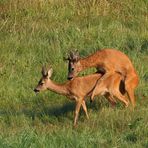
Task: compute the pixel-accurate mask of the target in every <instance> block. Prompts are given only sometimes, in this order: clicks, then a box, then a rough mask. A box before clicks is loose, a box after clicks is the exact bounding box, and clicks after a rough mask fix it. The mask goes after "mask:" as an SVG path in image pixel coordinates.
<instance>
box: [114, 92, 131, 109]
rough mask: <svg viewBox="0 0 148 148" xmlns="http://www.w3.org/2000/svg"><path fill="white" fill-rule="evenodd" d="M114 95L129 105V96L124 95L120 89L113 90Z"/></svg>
mask: <svg viewBox="0 0 148 148" xmlns="http://www.w3.org/2000/svg"><path fill="white" fill-rule="evenodd" d="M112 94H113V96H115V97H116V98H117V99H119V100H120V101H121V102H123V103H124V104H125V106H126V107H128V105H129V101H128V100H127V98H126V97H125V96H124V95H122V94H121V93H120V92H119V91H113V93H112Z"/></svg>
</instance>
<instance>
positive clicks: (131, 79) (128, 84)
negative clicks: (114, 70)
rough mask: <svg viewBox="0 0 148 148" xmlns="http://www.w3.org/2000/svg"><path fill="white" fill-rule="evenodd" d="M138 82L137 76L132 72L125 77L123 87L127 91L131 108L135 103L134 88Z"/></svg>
mask: <svg viewBox="0 0 148 148" xmlns="http://www.w3.org/2000/svg"><path fill="white" fill-rule="evenodd" d="M138 82H139V79H138V76H137V75H135V74H134V76H133V75H130V76H129V75H127V77H126V79H125V89H126V91H127V94H128V97H129V99H130V101H131V103H132V106H133V108H134V107H135V105H136V101H135V95H134V90H135V88H136V87H137V85H138Z"/></svg>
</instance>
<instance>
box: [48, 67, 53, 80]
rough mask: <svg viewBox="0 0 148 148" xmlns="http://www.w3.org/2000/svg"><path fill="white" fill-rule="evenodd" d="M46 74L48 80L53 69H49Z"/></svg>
mask: <svg viewBox="0 0 148 148" xmlns="http://www.w3.org/2000/svg"><path fill="white" fill-rule="evenodd" d="M47 73H48V75H47V77H48V78H50V77H51V76H52V73H53V69H52V68H50V69H49V70H48V72H47Z"/></svg>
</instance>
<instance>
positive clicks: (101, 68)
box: [66, 49, 139, 107]
mask: <svg viewBox="0 0 148 148" xmlns="http://www.w3.org/2000/svg"><path fill="white" fill-rule="evenodd" d="M66 60H68V61H69V63H68V79H69V80H70V79H72V78H74V77H75V76H77V74H78V73H79V72H81V71H83V70H85V69H87V68H90V67H96V68H97V70H98V72H100V73H103V74H104V75H103V76H102V77H101V78H100V79H99V81H98V83H97V85H96V87H95V88H94V90H93V92H92V96H91V98H92V100H93V97H94V96H95V94H96V93H97V92H96V91H97V90H98V89H97V87H98V88H100V86H99V85H101V83H100V81H102V80H106V79H107V78H108V77H110V76H111V75H114V73H120V74H121V75H122V77H123V81H124V84H125V90H126V92H127V94H128V97H129V99H130V101H131V103H132V105H133V107H135V104H136V103H135V96H134V90H135V88H136V87H137V86H138V83H139V78H138V75H137V73H136V71H135V69H134V67H133V65H132V63H131V61H130V59H129V58H128V57H127V56H126V55H125V54H124V53H122V52H121V51H119V50H115V49H102V50H98V51H97V52H96V53H94V54H92V55H90V56H88V57H85V58H80V56H79V53H78V52H70V54H69V56H68V58H66Z"/></svg>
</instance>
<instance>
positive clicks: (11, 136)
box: [0, 0, 148, 148]
mask: <svg viewBox="0 0 148 148" xmlns="http://www.w3.org/2000/svg"><path fill="white" fill-rule="evenodd" d="M147 6H148V2H147V1H146V0H141V1H138V0H134V1H132V0H124V1H116V0H115V1H114V0H108V1H107V0H104V1H103V0H100V1H99V0H92V1H85V2H84V1H82V0H79V1H78V0H57V1H50V0H47V1H45V0H41V1H39V0H28V1H25V0H21V1H19V0H0V12H1V13H0V17H1V21H0V82H1V83H0V147H2V148H3V147H4V148H5V147H14V148H15V147H23V148H25V147H26V148H28V147H55V148H56V147H99V148H102V147H104V148H106V147H109V148H110V147H123V148H124V147H127V148H129V147H131V148H135V147H137V148H141V147H144V148H146V147H148V140H147V137H148V130H147V129H148V124H147V123H148V113H147V112H148V109H147V108H148V106H147V104H148V85H147V83H148V68H147V63H148V32H147V30H148V14H147ZM108 47H109V48H116V49H119V50H121V51H123V52H124V53H126V54H127V55H128V56H129V57H130V59H131V60H132V62H133V64H134V66H135V68H136V70H137V72H138V74H139V77H140V84H139V86H138V88H137V90H136V98H137V107H136V108H135V110H134V111H131V109H130V107H129V108H127V109H125V108H123V107H122V106H121V104H120V103H119V104H118V105H117V107H116V108H115V109H112V108H111V107H110V106H109V104H108V102H107V101H106V100H105V99H104V98H99V99H97V98H96V101H95V102H94V103H93V104H90V103H89V101H88V102H87V106H88V111H89V115H90V120H88V121H87V120H86V119H85V115H84V114H83V112H82V113H81V115H80V118H79V122H78V127H77V129H73V127H72V122H73V110H74V102H70V101H69V100H67V99H66V98H65V97H63V96H59V95H57V94H55V93H52V92H44V93H41V94H39V95H38V96H35V94H34V92H33V88H34V87H35V86H36V84H37V82H38V80H39V79H40V77H41V74H40V71H41V66H42V65H43V64H45V63H50V64H51V65H52V67H53V69H54V75H53V79H54V80H55V81H57V82H65V81H66V77H67V63H65V62H64V61H63V56H65V55H66V53H67V52H68V51H69V49H72V48H77V49H78V50H79V52H80V54H81V56H87V55H89V54H91V53H94V52H95V51H96V50H98V49H101V48H108ZM89 72H90V71H89V70H88V71H85V72H83V73H82V74H86V73H89Z"/></svg>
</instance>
